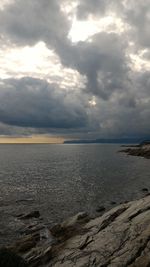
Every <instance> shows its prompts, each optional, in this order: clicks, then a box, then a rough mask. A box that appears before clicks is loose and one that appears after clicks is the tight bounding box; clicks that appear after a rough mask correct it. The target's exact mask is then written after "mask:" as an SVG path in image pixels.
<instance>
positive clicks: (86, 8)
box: [77, 0, 123, 19]
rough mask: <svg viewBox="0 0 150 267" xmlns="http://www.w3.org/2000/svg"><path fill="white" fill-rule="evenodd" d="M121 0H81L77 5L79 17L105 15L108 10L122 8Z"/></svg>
mask: <svg viewBox="0 0 150 267" xmlns="http://www.w3.org/2000/svg"><path fill="white" fill-rule="evenodd" d="M122 7H123V5H122V2H121V1H115V0H93V1H91V0H80V1H79V4H78V6H77V15H78V18H79V19H86V18H87V17H88V16H89V15H94V16H99V15H101V16H104V15H105V14H106V13H108V11H111V12H112V11H114V10H115V11H116V10H121V9H122Z"/></svg>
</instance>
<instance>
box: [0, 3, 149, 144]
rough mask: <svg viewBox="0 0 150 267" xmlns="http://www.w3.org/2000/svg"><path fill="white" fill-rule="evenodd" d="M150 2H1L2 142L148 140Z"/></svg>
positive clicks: (0, 116)
mask: <svg viewBox="0 0 150 267" xmlns="http://www.w3.org/2000/svg"><path fill="white" fill-rule="evenodd" d="M149 25H150V0H144V1H141V0H130V1H129V0H122V1H116V0H61V1H60V0H26V1H24V0H1V1H0V135H1V137H3V138H4V137H5V136H11V137H12V136H15V137H16V136H32V135H38V136H39V135H45V136H48V135H50V136H51V137H54V138H57V136H59V138H60V137H63V138H65V139H67V138H97V137H104V138H105V137H107V138H108V137H110V138H111V137H113V138H114V137H134V136H148V135H149V133H150V123H149V118H150V30H149Z"/></svg>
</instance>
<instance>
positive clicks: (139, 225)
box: [8, 196, 150, 267]
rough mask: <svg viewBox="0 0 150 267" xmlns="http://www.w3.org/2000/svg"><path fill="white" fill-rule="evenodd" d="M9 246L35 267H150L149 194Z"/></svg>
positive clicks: (78, 215) (36, 232)
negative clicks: (100, 214)
mask: <svg viewBox="0 0 150 267" xmlns="http://www.w3.org/2000/svg"><path fill="white" fill-rule="evenodd" d="M8 249H9V250H10V251H12V252H13V253H17V254H18V255H19V256H21V257H22V258H23V259H24V260H25V261H26V262H27V264H28V266H33V267H35V266H45V267H46V266H47V267H50V266H53V267H86V266H87V267H94V266H98V267H148V266H150V253H149V250H150V196H146V197H144V198H142V199H140V200H136V201H132V202H128V203H125V204H122V205H120V206H117V207H115V208H113V209H112V210H110V211H108V212H106V213H105V214H103V215H102V216H100V217H98V218H95V219H89V217H88V215H87V214H86V213H79V214H77V215H76V216H74V217H72V218H70V219H68V220H67V221H65V222H63V223H62V224H57V225H55V226H54V227H53V228H43V229H41V230H39V229H37V231H34V233H30V234H26V236H24V237H23V238H22V239H20V240H19V241H17V242H16V243H15V244H13V245H11V246H9V248H8ZM16 267H17V266H16Z"/></svg>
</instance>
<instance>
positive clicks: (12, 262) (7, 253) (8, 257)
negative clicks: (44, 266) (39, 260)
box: [0, 248, 27, 267]
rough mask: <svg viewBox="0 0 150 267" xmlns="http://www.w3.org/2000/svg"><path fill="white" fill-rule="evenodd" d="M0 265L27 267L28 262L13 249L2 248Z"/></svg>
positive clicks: (5, 266)
mask: <svg viewBox="0 0 150 267" xmlns="http://www.w3.org/2000/svg"><path fill="white" fill-rule="evenodd" d="M0 267H27V263H26V262H25V260H23V259H22V258H21V257H20V256H18V255H17V254H15V253H14V252H12V251H11V250H9V249H7V248H1V249H0Z"/></svg>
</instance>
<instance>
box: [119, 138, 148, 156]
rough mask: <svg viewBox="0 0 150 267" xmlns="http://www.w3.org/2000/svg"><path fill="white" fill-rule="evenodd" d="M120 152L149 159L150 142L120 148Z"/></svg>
mask: <svg viewBox="0 0 150 267" xmlns="http://www.w3.org/2000/svg"><path fill="white" fill-rule="evenodd" d="M120 152H125V153H127V154H128V155H132V156H140V157H144V158H147V159H150V142H149V143H143V144H141V145H137V146H132V147H131V148H126V149H124V150H121V151H120Z"/></svg>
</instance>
